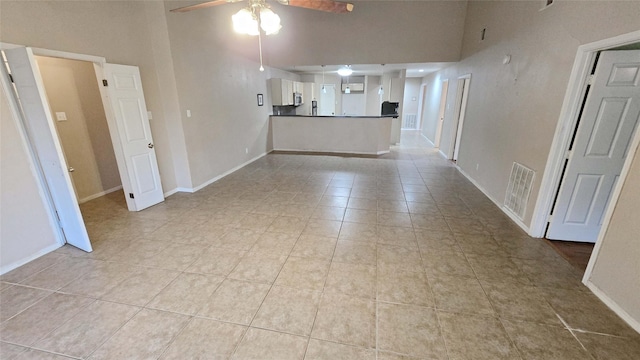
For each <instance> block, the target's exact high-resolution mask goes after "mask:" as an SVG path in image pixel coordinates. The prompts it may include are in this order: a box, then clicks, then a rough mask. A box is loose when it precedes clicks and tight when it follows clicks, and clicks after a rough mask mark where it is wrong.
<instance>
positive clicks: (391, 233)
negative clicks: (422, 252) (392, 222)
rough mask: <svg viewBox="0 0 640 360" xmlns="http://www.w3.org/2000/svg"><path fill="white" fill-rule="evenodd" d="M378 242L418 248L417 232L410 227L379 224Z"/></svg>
mask: <svg viewBox="0 0 640 360" xmlns="http://www.w3.org/2000/svg"><path fill="white" fill-rule="evenodd" d="M378 244H383V245H395V246H402V247H406V248H410V249H416V250H417V249H418V243H417V242H416V234H415V232H414V231H413V229H412V228H410V227H409V228H405V227H395V226H378Z"/></svg>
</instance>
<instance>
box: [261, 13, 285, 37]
mask: <svg viewBox="0 0 640 360" xmlns="http://www.w3.org/2000/svg"><path fill="white" fill-rule="evenodd" d="M260 27H261V28H262V30H264V32H265V34H267V35H275V34H277V33H278V32H279V31H280V29H282V25H280V16H278V14H276V13H274V12H273V10H271V9H269V8H267V7H263V8H262V9H260Z"/></svg>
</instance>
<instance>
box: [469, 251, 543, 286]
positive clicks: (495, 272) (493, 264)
mask: <svg viewBox="0 0 640 360" xmlns="http://www.w3.org/2000/svg"><path fill="white" fill-rule="evenodd" d="M466 256H467V260H468V261H469V264H470V265H471V267H472V268H473V271H474V272H475V274H476V275H477V276H478V279H480V280H485V281H489V282H500V283H509V284H514V285H531V281H530V280H529V278H528V277H527V275H526V274H525V273H524V272H523V271H522V270H520V268H519V267H518V266H517V265H516V264H515V263H514V262H513V261H512V260H511V259H510V258H507V257H500V256H488V255H476V254H466Z"/></svg>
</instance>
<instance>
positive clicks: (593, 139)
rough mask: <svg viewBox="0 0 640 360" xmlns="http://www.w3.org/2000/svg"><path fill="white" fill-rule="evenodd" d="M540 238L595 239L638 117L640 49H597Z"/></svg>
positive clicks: (639, 115) (580, 240)
mask: <svg viewBox="0 0 640 360" xmlns="http://www.w3.org/2000/svg"><path fill="white" fill-rule="evenodd" d="M593 68H594V71H593V72H592V74H591V75H592V76H590V79H591V80H590V81H589V82H588V84H587V87H586V89H585V96H584V100H583V103H582V105H581V111H580V116H579V117H578V119H577V122H576V126H575V128H574V131H573V136H572V138H571V141H570V143H569V147H568V152H567V156H566V161H565V165H564V169H563V176H562V177H561V179H560V185H559V187H558V192H557V194H556V200H555V204H554V207H553V209H552V215H551V218H550V219H549V226H548V227H547V231H546V234H545V237H546V238H548V239H553V240H566V241H577V242H590V243H595V242H596V240H597V238H598V234H599V232H600V228H601V225H602V222H603V219H604V214H605V211H606V209H607V206H608V204H609V200H610V199H611V195H612V192H613V189H614V187H615V184H616V183H617V182H618V179H619V177H620V174H621V172H622V168H623V166H624V163H625V160H626V157H627V155H628V153H629V151H628V150H629V147H630V145H631V140H632V138H633V134H634V133H635V131H636V128H637V124H638V121H639V118H640V50H617V51H603V52H599V53H598V54H597V57H596V62H595V64H594V66H593Z"/></svg>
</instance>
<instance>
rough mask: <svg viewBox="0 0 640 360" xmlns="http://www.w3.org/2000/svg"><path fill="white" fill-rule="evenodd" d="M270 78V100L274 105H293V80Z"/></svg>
mask: <svg viewBox="0 0 640 360" xmlns="http://www.w3.org/2000/svg"><path fill="white" fill-rule="evenodd" d="M270 80H271V102H272V103H273V104H272V105H274V106H283V105H293V93H294V91H293V89H294V82H293V81H291V80H287V79H276V78H273V79H270Z"/></svg>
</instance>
